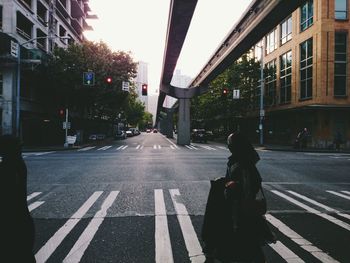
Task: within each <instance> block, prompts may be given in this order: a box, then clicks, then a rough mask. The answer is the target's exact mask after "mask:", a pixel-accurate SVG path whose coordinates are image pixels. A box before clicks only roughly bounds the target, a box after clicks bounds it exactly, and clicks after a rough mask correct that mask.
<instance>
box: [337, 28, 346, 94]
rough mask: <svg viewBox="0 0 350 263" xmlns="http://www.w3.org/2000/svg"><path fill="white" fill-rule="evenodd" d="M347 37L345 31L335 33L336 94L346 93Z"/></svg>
mask: <svg viewBox="0 0 350 263" xmlns="http://www.w3.org/2000/svg"><path fill="white" fill-rule="evenodd" d="M347 38H348V35H347V33H345V32H336V33H335V43H334V46H335V48H334V49H335V50H334V96H344V95H346V77H347V76H346V63H347V60H346V57H347V52H346V49H347Z"/></svg>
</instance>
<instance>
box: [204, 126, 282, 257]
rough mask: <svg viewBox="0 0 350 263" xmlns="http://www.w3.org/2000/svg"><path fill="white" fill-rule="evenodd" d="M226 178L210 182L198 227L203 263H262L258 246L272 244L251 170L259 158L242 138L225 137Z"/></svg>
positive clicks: (255, 176)
mask: <svg viewBox="0 0 350 263" xmlns="http://www.w3.org/2000/svg"><path fill="white" fill-rule="evenodd" d="M227 143H228V148H229V150H230V152H231V153H232V155H231V156H230V157H229V158H228V163H227V172H226V177H221V178H218V179H216V180H213V181H211V188H210V192H209V197H208V202H207V206H206V211H205V216H204V222H203V227H202V239H203V241H204V244H205V246H204V249H203V252H204V254H205V255H206V263H209V262H216V261H215V260H216V259H218V260H220V262H225V263H226V262H237V261H239V262H246V263H248V262H249V263H253V262H254V263H265V256H264V253H263V250H262V246H263V245H265V244H268V243H274V242H276V238H275V236H274V234H273V233H272V231H271V230H270V228H269V225H268V223H267V221H266V219H265V217H264V214H265V213H266V199H265V196H264V193H263V190H262V186H261V181H262V179H261V176H260V174H259V172H258V170H257V168H256V167H255V165H256V163H257V162H258V161H259V159H260V158H259V156H258V154H257V152H256V151H255V149H254V148H253V146H252V145H251V143H250V142H249V141H248V140H247V139H246V137H245V136H243V135H242V134H240V133H238V132H235V133H232V134H230V135H229V136H228V139H227Z"/></svg>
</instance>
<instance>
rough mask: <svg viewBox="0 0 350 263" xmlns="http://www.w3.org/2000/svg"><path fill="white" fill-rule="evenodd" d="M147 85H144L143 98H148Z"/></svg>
mask: <svg viewBox="0 0 350 263" xmlns="http://www.w3.org/2000/svg"><path fill="white" fill-rule="evenodd" d="M147 88H148V87H147V84H142V96H147Z"/></svg>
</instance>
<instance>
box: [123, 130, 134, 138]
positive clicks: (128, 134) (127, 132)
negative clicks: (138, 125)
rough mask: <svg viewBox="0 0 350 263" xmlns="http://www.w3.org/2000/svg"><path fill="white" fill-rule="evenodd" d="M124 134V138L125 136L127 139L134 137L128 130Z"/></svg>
mask: <svg viewBox="0 0 350 263" xmlns="http://www.w3.org/2000/svg"><path fill="white" fill-rule="evenodd" d="M125 133H126V136H127V137H132V136H134V134H133V133H132V131H130V130H127V131H126V132H125Z"/></svg>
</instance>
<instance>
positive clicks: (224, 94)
mask: <svg viewBox="0 0 350 263" xmlns="http://www.w3.org/2000/svg"><path fill="white" fill-rule="evenodd" d="M227 94H228V89H227V88H223V89H222V96H223V97H226V96H227Z"/></svg>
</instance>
